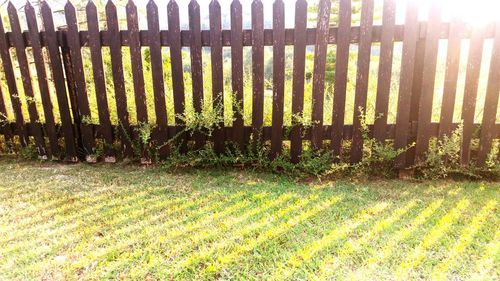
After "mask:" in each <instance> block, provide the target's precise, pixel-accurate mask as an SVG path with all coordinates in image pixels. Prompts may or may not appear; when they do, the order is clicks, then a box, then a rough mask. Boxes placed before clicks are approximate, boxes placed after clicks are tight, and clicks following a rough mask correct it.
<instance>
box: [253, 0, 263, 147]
mask: <svg viewBox="0 0 500 281" xmlns="http://www.w3.org/2000/svg"><path fill="white" fill-rule="evenodd" d="M263 124H264V7H263V5H262V2H261V1H260V0H254V1H253V2H252V134H253V139H254V144H257V143H258V142H260V141H261V139H262V137H263V136H262V135H263V132H262V128H263Z"/></svg>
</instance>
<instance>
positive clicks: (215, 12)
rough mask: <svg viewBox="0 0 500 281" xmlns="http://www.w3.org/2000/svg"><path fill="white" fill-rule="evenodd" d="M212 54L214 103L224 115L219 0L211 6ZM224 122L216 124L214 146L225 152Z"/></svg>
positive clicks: (220, 151) (211, 3)
mask: <svg viewBox="0 0 500 281" xmlns="http://www.w3.org/2000/svg"><path fill="white" fill-rule="evenodd" d="M209 18H210V54H211V60H212V103H213V107H214V109H217V113H218V114H220V115H221V116H224V80H223V79H224V77H223V74H222V34H221V28H222V25H221V9H220V4H219V2H218V1H217V0H212V2H210V6H209ZM222 127H224V122H223V121H222V122H220V123H219V124H217V125H216V128H215V130H214V133H213V141H214V148H215V151H216V152H217V153H222V152H224V139H225V136H224V130H223V129H222Z"/></svg>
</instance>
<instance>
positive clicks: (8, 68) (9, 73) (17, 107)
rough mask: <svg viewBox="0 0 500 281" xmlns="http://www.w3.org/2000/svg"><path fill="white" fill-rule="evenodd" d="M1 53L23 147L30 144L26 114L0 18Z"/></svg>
mask: <svg viewBox="0 0 500 281" xmlns="http://www.w3.org/2000/svg"><path fill="white" fill-rule="evenodd" d="M0 55H1V56H2V66H3V71H4V75H5V80H7V87H8V89H9V96H10V102H11V104H12V109H13V111H14V117H15V119H16V131H17V133H18V136H19V142H20V143H21V145H22V146H23V147H25V146H27V145H28V141H29V139H28V134H27V132H26V131H25V129H24V116H23V111H22V107H21V101H20V99H19V92H18V90H17V86H16V78H15V76H14V68H13V66H12V59H11V57H10V51H9V43H8V41H7V37H6V35H5V30H4V27H3V22H2V21H1V20H0Z"/></svg>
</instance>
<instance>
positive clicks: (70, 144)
mask: <svg viewBox="0 0 500 281" xmlns="http://www.w3.org/2000/svg"><path fill="white" fill-rule="evenodd" d="M40 12H41V15H42V20H43V26H44V28H45V39H44V40H45V43H46V44H45V45H46V46H47V50H48V53H49V59H50V64H49V65H50V69H51V71H52V77H53V79H54V86H55V91H56V97H57V104H58V107H59V116H60V118H61V127H62V131H63V134H64V144H65V150H66V157H67V159H68V160H69V161H72V162H74V161H77V160H78V158H77V151H76V145H75V135H74V132H73V125H72V121H71V113H70V108H69V102H68V97H67V94H66V87H65V85H64V73H63V66H62V61H61V53H60V51H59V44H58V38H57V34H56V31H55V30H54V20H53V18H52V10H51V9H50V7H49V5H48V4H47V2H45V1H42V3H41V7H40ZM2 30H3V28H2V29H0V43H1V38H4V37H3V36H2V34H1V31H2ZM0 49H1V44H0Z"/></svg>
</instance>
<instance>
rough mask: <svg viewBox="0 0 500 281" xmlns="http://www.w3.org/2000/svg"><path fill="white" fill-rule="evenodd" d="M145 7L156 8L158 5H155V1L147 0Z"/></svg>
mask: <svg viewBox="0 0 500 281" xmlns="http://www.w3.org/2000/svg"><path fill="white" fill-rule="evenodd" d="M146 8H147V9H155V10H156V9H158V6H156V2H155V1H154V0H149V1H148V4H146Z"/></svg>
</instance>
